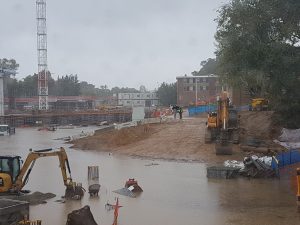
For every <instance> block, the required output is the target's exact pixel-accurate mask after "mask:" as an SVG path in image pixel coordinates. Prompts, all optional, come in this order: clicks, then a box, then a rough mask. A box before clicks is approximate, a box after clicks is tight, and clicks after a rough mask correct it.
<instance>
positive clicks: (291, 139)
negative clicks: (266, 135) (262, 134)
mask: <svg viewBox="0 0 300 225" xmlns="http://www.w3.org/2000/svg"><path fill="white" fill-rule="evenodd" d="M274 142H275V143H277V144H280V145H281V146H283V147H285V148H287V149H295V148H300V129H294V130H292V129H286V128H283V129H282V131H281V135H280V136H279V138H278V140H274Z"/></svg>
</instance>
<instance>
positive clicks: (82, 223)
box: [66, 206, 97, 225]
mask: <svg viewBox="0 0 300 225" xmlns="http://www.w3.org/2000/svg"><path fill="white" fill-rule="evenodd" d="M66 225H97V223H96V221H95V219H94V216H93V214H92V212H91V209H90V207H89V206H84V207H83V208H81V209H78V210H74V211H72V212H71V213H69V215H68V220H67V223H66Z"/></svg>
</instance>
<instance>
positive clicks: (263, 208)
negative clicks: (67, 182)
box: [0, 127, 300, 225]
mask: <svg viewBox="0 0 300 225" xmlns="http://www.w3.org/2000/svg"><path fill="white" fill-rule="evenodd" d="M91 129H93V128H92V127H84V128H75V129H68V130H63V129H61V130H57V131H56V132H45V131H37V130H36V129H33V128H22V129H17V130H16V134H15V135H13V136H5V137H0V154H1V155H6V154H15V155H21V156H22V157H23V158H24V159H25V158H26V156H27V153H28V149H29V148H32V149H43V148H49V147H60V146H63V147H65V148H66V150H67V153H68V156H69V161H70V164H71V169H72V176H73V179H74V180H75V181H77V182H82V183H83V186H84V187H85V188H87V167H88V166H92V165H98V166H99V171H100V184H101V185H102V186H101V191H100V194H99V198H90V197H89V195H88V193H86V194H85V196H84V198H83V199H82V200H81V201H68V202H66V203H59V202H56V200H58V199H60V197H61V196H62V195H63V194H64V185H63V181H62V177H61V173H60V169H59V167H58V160H57V159H55V158H52V157H51V158H43V159H39V160H37V162H36V164H35V167H34V169H33V171H32V173H31V176H30V179H29V182H28V184H27V185H26V186H25V189H30V190H31V191H32V192H33V191H41V192H52V193H54V194H56V195H57V197H56V198H54V199H50V200H48V203H47V204H43V205H38V206H31V207H30V217H31V219H41V220H42V224H43V225H53V224H55V225H60V224H61V225H62V224H65V223H66V218H67V214H68V213H70V212H71V211H72V210H75V209H79V208H81V207H83V206H85V205H89V206H90V207H91V210H92V213H93V215H94V217H95V220H96V221H97V223H98V224H112V221H113V211H109V212H108V211H106V210H105V204H106V203H107V202H110V203H114V201H115V197H119V200H120V204H121V205H122V206H123V207H122V208H121V209H120V211H119V224H120V225H138V224H143V225H158V224H170V225H171V224H172V225H185V224H186V225H227V224H228V225H229V224H230V225H231V224H232V225H248V224H249V225H250V224H251V225H252V224H253V225H269V224H270V225H277V224H278V225H283V224H286V225H294V224H295V225H296V224H300V216H299V214H298V213H297V208H296V201H295V200H296V198H295V194H294V193H293V191H292V190H293V189H292V188H291V182H290V179H288V177H287V176H284V174H283V175H282V176H281V179H267V180H263V179H259V180H254V179H250V180H248V179H242V178H241V179H233V180H208V179H207V178H206V165H205V164H202V163H183V162H174V161H171V162H170V161H159V160H155V161H153V160H146V159H136V158H135V159H133V158H129V157H124V156H118V155H109V154H108V153H101V152H96V151H81V150H74V149H70V148H69V146H70V145H67V144H64V143H63V142H62V141H59V140H54V139H56V138H60V137H65V136H69V135H74V134H79V133H80V132H81V131H82V130H83V131H87V130H91ZM149 163H158V164H159V165H155V166H145V165H146V164H149ZM128 178H136V179H137V180H138V182H139V184H140V185H141V187H142V188H143V189H144V192H143V193H142V194H141V195H140V196H139V197H138V198H129V197H126V196H121V195H118V194H115V193H113V192H112V191H114V190H116V189H119V188H122V187H123V186H124V183H125V181H126V180H127V179H128Z"/></svg>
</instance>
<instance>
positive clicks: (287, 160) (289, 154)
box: [272, 150, 300, 169]
mask: <svg viewBox="0 0 300 225" xmlns="http://www.w3.org/2000/svg"><path fill="white" fill-rule="evenodd" d="M276 159H277V161H278V163H277V162H275V160H273V161H272V168H273V169H277V168H282V167H285V166H288V165H292V164H296V163H300V152H299V150H289V151H286V152H282V153H279V154H277V156H276Z"/></svg>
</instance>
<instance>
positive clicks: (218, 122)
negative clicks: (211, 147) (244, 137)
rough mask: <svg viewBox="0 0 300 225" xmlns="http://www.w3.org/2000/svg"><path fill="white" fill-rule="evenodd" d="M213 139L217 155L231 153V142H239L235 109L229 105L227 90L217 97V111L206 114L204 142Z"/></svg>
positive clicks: (209, 141)
mask: <svg viewBox="0 0 300 225" xmlns="http://www.w3.org/2000/svg"><path fill="white" fill-rule="evenodd" d="M212 141H215V142H216V144H215V150H216V154H217V155H230V154H232V143H234V144H238V143H239V132H238V115H237V110H235V109H233V108H232V107H230V101H229V97H228V93H227V92H222V94H221V95H220V96H219V97H218V99H217V111H216V112H210V113H209V114H208V118H207V123H206V131H205V143H211V142H212Z"/></svg>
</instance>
